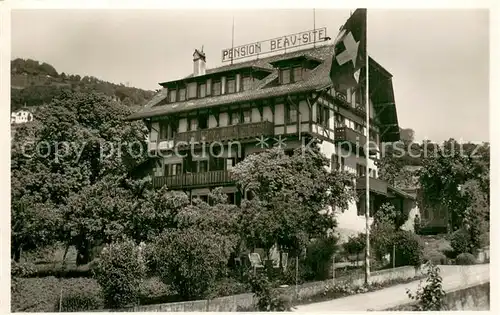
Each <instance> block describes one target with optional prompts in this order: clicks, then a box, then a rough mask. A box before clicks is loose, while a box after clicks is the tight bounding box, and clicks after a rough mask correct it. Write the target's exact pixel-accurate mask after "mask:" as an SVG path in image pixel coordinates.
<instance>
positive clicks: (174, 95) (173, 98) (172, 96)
mask: <svg viewBox="0 0 500 315" xmlns="http://www.w3.org/2000/svg"><path fill="white" fill-rule="evenodd" d="M168 101H169V102H170V103H175V102H176V101H177V90H170V91H168Z"/></svg>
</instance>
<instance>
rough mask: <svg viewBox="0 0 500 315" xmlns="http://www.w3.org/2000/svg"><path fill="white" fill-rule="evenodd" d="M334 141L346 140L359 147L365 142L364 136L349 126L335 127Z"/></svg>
mask: <svg viewBox="0 0 500 315" xmlns="http://www.w3.org/2000/svg"><path fill="white" fill-rule="evenodd" d="M335 142H348V143H351V144H354V145H356V146H359V147H364V145H365V144H366V136H364V135H363V134H361V133H359V132H357V131H355V130H354V129H351V128H349V127H346V126H343V127H337V128H335Z"/></svg>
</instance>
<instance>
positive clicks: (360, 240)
mask: <svg viewBox="0 0 500 315" xmlns="http://www.w3.org/2000/svg"><path fill="white" fill-rule="evenodd" d="M365 245H366V237H365V234H362V233H359V234H358V235H356V236H349V238H348V240H347V242H346V243H344V245H343V247H344V250H345V252H346V253H347V254H349V255H356V260H359V255H360V254H361V253H362V252H363V250H364V249H365Z"/></svg>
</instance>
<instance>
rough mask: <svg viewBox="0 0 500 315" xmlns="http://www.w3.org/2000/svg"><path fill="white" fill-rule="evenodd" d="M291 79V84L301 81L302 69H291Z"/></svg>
mask: <svg viewBox="0 0 500 315" xmlns="http://www.w3.org/2000/svg"><path fill="white" fill-rule="evenodd" d="M292 78H293V82H297V81H300V80H302V67H293V71H292Z"/></svg>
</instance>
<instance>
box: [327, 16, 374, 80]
mask: <svg viewBox="0 0 500 315" xmlns="http://www.w3.org/2000/svg"><path fill="white" fill-rule="evenodd" d="M333 47H334V48H333V49H334V54H333V60H332V67H331V69H330V78H331V80H332V82H333V85H334V87H335V88H336V89H339V90H345V89H347V88H356V87H357V86H358V84H359V83H360V82H361V81H363V79H362V75H365V71H361V69H362V68H364V67H365V65H366V58H367V54H366V9H356V11H354V13H353V14H352V15H351V16H350V17H349V19H347V21H346V22H345V24H344V25H343V26H342V27H341V28H340V32H339V34H338V36H337V38H336V39H335V42H334V46H333Z"/></svg>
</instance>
